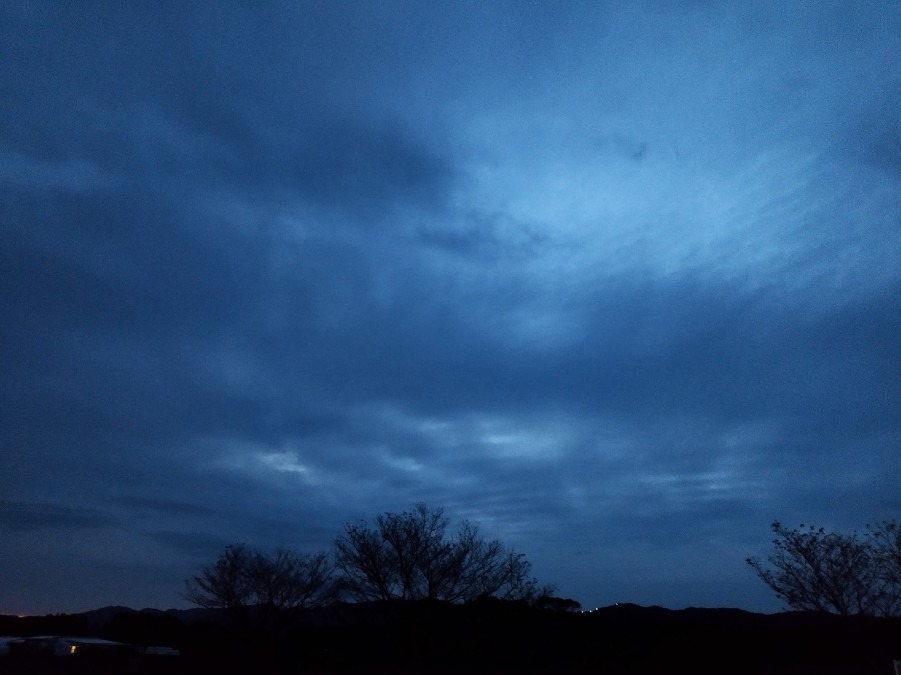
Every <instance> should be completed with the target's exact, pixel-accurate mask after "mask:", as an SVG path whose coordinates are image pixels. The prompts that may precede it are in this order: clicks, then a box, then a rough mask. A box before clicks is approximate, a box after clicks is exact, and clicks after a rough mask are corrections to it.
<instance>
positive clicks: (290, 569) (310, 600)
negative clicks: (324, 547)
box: [184, 544, 333, 615]
mask: <svg viewBox="0 0 901 675" xmlns="http://www.w3.org/2000/svg"><path fill="white" fill-rule="evenodd" d="M332 592H333V584H332V565H331V563H330V561H329V559H328V555H327V554H326V553H315V554H301V553H297V552H295V551H292V550H289V549H285V548H279V549H277V550H276V551H275V552H274V553H272V554H271V555H267V554H265V553H262V552H260V551H257V550H254V549H249V548H248V547H247V546H245V545H244V544H232V545H229V546H226V547H225V550H224V551H223V552H222V553H220V554H219V557H218V559H217V560H216V562H215V563H213V564H212V565H204V566H203V567H201V569H200V572H199V574H197V575H196V576H193V577H191V578H190V579H188V580H187V581H186V590H185V594H184V596H185V598H186V599H187V600H189V601H190V602H192V603H194V604H196V605H199V606H201V607H207V608H214V609H225V610H229V611H232V612H237V611H240V610H242V609H245V608H248V607H257V608H259V609H261V610H262V611H263V612H264V613H267V614H270V615H271V614H276V613H284V612H287V611H289V610H294V609H302V608H307V607H317V606H320V605H323V604H325V603H326V602H328V601H330V600H331V599H332Z"/></svg>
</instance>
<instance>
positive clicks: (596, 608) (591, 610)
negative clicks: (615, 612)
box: [579, 602, 619, 614]
mask: <svg viewBox="0 0 901 675" xmlns="http://www.w3.org/2000/svg"><path fill="white" fill-rule="evenodd" d="M613 606H614V607H619V603H618V602H614V603H613ZM599 609H600V607H595V608H594V609H583V610H582V611H581V612H579V613H580V614H591V613H592V612H596V611H598V610H599Z"/></svg>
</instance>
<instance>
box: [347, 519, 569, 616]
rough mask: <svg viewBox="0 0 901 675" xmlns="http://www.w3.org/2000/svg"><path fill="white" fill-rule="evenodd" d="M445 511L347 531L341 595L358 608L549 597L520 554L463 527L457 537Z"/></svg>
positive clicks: (355, 526) (351, 526)
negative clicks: (361, 603)
mask: <svg viewBox="0 0 901 675" xmlns="http://www.w3.org/2000/svg"><path fill="white" fill-rule="evenodd" d="M449 525H450V521H449V519H448V518H447V517H446V516H445V515H444V511H443V510H442V509H440V508H437V509H431V508H429V507H428V506H426V505H425V504H421V503H420V504H417V505H416V506H415V507H414V508H413V509H412V510H411V511H405V512H403V513H383V514H381V515H379V516H378V517H377V518H376V522H375V525H374V526H371V525H369V524H367V523H365V522H360V523H355V524H348V525H346V526H345V528H344V531H343V532H342V533H341V534H340V535H339V536H338V537H337V539H336V540H335V562H336V566H337V568H338V570H339V571H340V573H341V577H340V584H341V587H342V590H343V591H345V592H347V593H349V594H350V595H351V596H352V597H354V598H355V599H357V600H398V599H400V600H421V599H432V600H444V601H448V602H465V601H468V600H473V599H475V598H478V597H480V596H493V597H497V598H501V599H523V600H533V599H534V598H536V597H539V596H541V595H549V594H550V592H551V591H552V590H553V589H552V588H550V587H545V588H539V587H538V582H537V581H536V580H535V579H534V578H532V576H531V564H530V563H529V562H528V561H527V560H526V559H525V556H524V555H523V554H521V553H517V552H515V551H513V550H512V549H507V548H505V547H504V545H503V544H502V543H501V542H500V541H498V540H496V539H495V540H490V541H488V540H486V539H484V538H482V536H481V535H480V534H479V531H478V528H477V527H476V526H475V525H473V524H472V523H470V522H468V521H463V522H462V523H461V524H460V526H459V527H458V528H457V530H456V531H455V532H453V533H451V532H450V531H449V529H448V528H449Z"/></svg>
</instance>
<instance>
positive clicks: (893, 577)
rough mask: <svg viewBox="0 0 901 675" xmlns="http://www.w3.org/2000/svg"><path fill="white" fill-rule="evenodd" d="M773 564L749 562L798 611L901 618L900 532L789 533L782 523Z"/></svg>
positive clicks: (892, 528)
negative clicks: (900, 616) (859, 533)
mask: <svg viewBox="0 0 901 675" xmlns="http://www.w3.org/2000/svg"><path fill="white" fill-rule="evenodd" d="M772 530H773V532H774V533H775V535H776V539H774V540H773V552H772V554H770V556H769V557H768V558H767V562H768V563H769V565H766V564H764V563H763V562H761V561H760V560H758V559H757V558H748V559H747V563H748V564H749V565H750V566H751V567H752V568H753V569H754V571H755V572H756V573H757V576H759V577H760V578H761V580H763V582H764V583H766V584H767V585H768V586H769V587H770V588H771V589H773V591H775V593H776V595H777V597H779V598H781V599H782V600H784V601H785V602H786V604H787V605H788V606H789V607H790V608H792V609H797V610H814V611H824V612H831V613H834V614H841V615H843V616H849V615H858V614H860V615H870V616H898V615H901V527H899V526H898V524H897V523H895V522H894V521H883V522H881V523H877V524H876V525H874V526H868V527H867V529H866V532H865V533H864V534H863V535H858V534H857V533H856V532H854V533H851V534H842V533H837V532H827V531H826V530H825V529H824V528H822V527H821V528H816V527H814V526H807V527H805V526H804V525H803V524H802V525H801V526H800V527H798V528H796V529H791V528H787V527H784V526H783V525H782V524H781V523H779V522H778V521H774V522H773V524H772Z"/></svg>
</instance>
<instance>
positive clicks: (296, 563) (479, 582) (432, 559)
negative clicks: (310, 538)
mask: <svg viewBox="0 0 901 675" xmlns="http://www.w3.org/2000/svg"><path fill="white" fill-rule="evenodd" d="M553 592H554V587H553V586H551V585H539V583H538V581H537V580H536V579H535V578H534V577H533V576H532V575H531V564H530V563H529V562H528V560H526V558H525V556H524V554H522V553H518V552H516V551H514V550H513V549H512V548H508V547H506V546H504V545H503V544H502V543H501V541H500V540H497V539H493V540H487V539H485V538H484V537H482V535H481V534H480V533H479V529H478V527H477V526H476V525H474V524H473V523H471V522H469V521H463V522H461V523H460V525H459V526H458V527H457V528H456V529H454V530H451V527H450V519H449V518H448V517H447V516H446V515H445V513H444V510H443V509H441V508H430V507H428V506H427V505H425V504H421V503H420V504H417V505H416V506H415V507H414V508H413V509H412V510H410V511H404V512H402V513H382V514H380V515H379V516H377V517H376V519H375V523H374V524H371V523H367V522H365V521H360V522H357V523H349V524H347V525H345V527H344V529H343V531H342V532H341V533H340V534H339V535H338V536H337V538H336V539H335V543H334V548H333V550H332V552H331V553H326V552H318V553H312V554H304V553H298V552H296V551H292V550H290V549H285V548H279V549H277V550H276V551H275V552H274V553H271V554H267V553H264V552H262V551H259V550H256V549H253V548H250V547H248V546H246V545H244V544H232V545H229V546H227V547H226V548H225V549H224V551H222V553H220V555H219V557H218V558H217V560H216V561H215V562H214V563H212V564H209V565H204V566H202V567H201V568H200V570H199V573H198V574H196V575H194V576H192V577H191V578H189V579H188V580H187V581H186V589H185V593H184V596H185V598H186V599H187V600H189V601H190V602H192V603H194V604H196V605H199V606H200V607H206V608H211V609H223V610H228V611H230V612H240V611H242V610H246V609H247V608H250V607H253V608H255V609H256V610H257V611H259V612H262V613H263V615H264V616H276V615H284V614H285V613H289V612H291V611H294V610H300V609H307V608H314V607H320V606H323V605H326V604H329V603H331V602H334V601H335V600H338V599H342V598H350V599H353V600H356V601H367V600H387V601H391V600H440V601H444V602H451V603H462V602H468V601H471V600H475V599H477V598H480V597H493V598H498V599H503V600H525V601H529V602H531V603H539V602H540V603H544V604H547V605H548V606H564V607H566V608H567V609H571V608H574V607H578V603H576V602H575V601H572V600H565V599H561V598H555V597H553Z"/></svg>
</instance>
